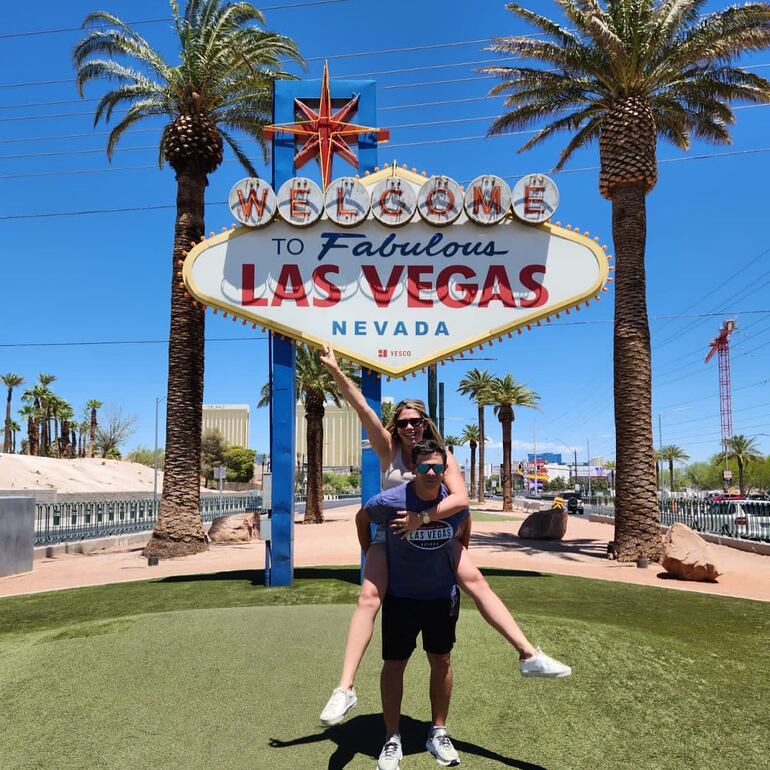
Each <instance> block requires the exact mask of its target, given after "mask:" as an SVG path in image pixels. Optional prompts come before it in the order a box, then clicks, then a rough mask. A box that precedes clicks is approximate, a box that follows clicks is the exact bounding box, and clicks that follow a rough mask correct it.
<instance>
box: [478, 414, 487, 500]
mask: <svg viewBox="0 0 770 770" xmlns="http://www.w3.org/2000/svg"><path fill="white" fill-rule="evenodd" d="M485 441H486V439H485V437H484V406H483V405H482V404H479V494H478V501H479V502H480V503H483V502H484V442H485Z"/></svg>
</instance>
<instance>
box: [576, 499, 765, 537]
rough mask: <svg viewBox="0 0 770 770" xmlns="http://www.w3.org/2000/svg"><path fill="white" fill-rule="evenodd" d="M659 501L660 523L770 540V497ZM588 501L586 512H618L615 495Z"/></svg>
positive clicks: (730, 535)
mask: <svg viewBox="0 0 770 770" xmlns="http://www.w3.org/2000/svg"><path fill="white" fill-rule="evenodd" d="M659 504H660V523H661V524H663V525H664V526H671V525H672V524H675V523H677V522H679V523H681V524H686V525H687V526H688V527H690V528H691V529H694V530H696V531H699V532H709V533H711V534H715V535H726V536H728V537H737V538H741V539H745V540H764V541H770V501H767V500H740V501H737V500H721V501H718V502H711V501H709V500H705V499H703V498H699V497H689V498H671V497H664V498H662V499H660V501H659ZM584 505H585V512H586V513H594V514H598V515H600V516H612V517H614V516H615V503H614V500H612V499H611V498H604V497H591V498H587V499H586V500H585V502H584Z"/></svg>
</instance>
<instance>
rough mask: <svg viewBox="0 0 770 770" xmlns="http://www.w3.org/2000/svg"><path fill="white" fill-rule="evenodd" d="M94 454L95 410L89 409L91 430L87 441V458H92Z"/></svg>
mask: <svg viewBox="0 0 770 770" xmlns="http://www.w3.org/2000/svg"><path fill="white" fill-rule="evenodd" d="M95 452H96V409H91V429H90V432H89V441H88V456H89V457H93V456H94V453H95Z"/></svg>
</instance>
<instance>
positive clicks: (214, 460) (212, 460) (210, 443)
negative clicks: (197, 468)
mask: <svg viewBox="0 0 770 770" xmlns="http://www.w3.org/2000/svg"><path fill="white" fill-rule="evenodd" d="M226 449H227V444H226V443H225V439H224V436H223V435H222V431H220V430H219V428H209V429H208V430H206V431H204V432H203V436H202V437H201V476H203V478H204V479H205V480H206V486H208V485H209V481H213V479H214V468H217V467H219V466H220V465H224V464H225V450H226Z"/></svg>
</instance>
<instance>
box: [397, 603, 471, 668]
mask: <svg viewBox="0 0 770 770" xmlns="http://www.w3.org/2000/svg"><path fill="white" fill-rule="evenodd" d="M459 610H460V603H459V597H458V596H455V598H454V599H403V598H401V597H399V596H386V597H385V601H384V602H383V604H382V659H383V660H408V659H409V656H410V655H411V654H412V652H414V648H415V647H416V646H417V635H418V634H419V633H420V632H422V648H423V650H425V652H431V653H434V654H435V655H446V654H447V653H449V652H450V651H451V650H452V647H453V646H454V643H455V626H456V625H457V617H458V614H459Z"/></svg>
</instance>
